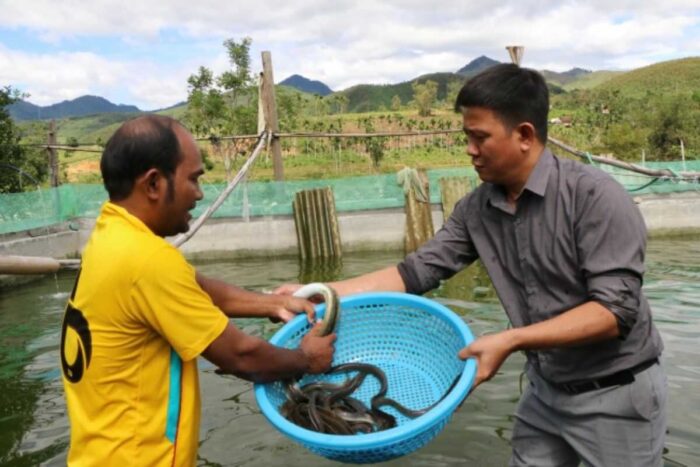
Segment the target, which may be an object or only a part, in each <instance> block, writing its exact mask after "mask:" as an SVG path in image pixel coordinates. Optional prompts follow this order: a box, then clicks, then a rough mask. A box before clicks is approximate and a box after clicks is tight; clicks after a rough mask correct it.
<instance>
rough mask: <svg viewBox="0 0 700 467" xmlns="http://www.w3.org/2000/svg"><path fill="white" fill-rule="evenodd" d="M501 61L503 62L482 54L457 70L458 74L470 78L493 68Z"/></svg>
mask: <svg viewBox="0 0 700 467" xmlns="http://www.w3.org/2000/svg"><path fill="white" fill-rule="evenodd" d="M500 63H501V62H499V61H497V60H494V59H492V58H489V57H487V56H485V55H482V56H481V57H478V58H475V59H474V60H472V61H471V62H469V63H467V64H466V65H464V66H463V67H462V68H460V69H459V70H457V74H458V75H462V76H464V77H465V78H470V77H472V76H474V75H476V74H478V73H480V72H482V71H484V70H485V69H487V68H491V67H492V66H494V65H499V64H500Z"/></svg>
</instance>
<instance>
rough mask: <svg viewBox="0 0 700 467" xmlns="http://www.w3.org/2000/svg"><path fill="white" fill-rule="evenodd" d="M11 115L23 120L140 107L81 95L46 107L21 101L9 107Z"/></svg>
mask: <svg viewBox="0 0 700 467" xmlns="http://www.w3.org/2000/svg"><path fill="white" fill-rule="evenodd" d="M8 110H9V112H10V116H11V117H12V118H13V119H15V120H18V121H21V120H48V119H52V118H68V117H82V116H86V115H94V114H105V113H119V112H131V113H132V112H140V110H139V108H138V107H136V106H133V105H122V104H119V105H117V104H113V103H111V102H110V101H108V100H107V99H105V98H103V97H99V96H81V97H78V98H76V99H72V100H69V101H63V102H59V103H57V104H52V105H48V106H45V107H42V106H38V105H34V104H32V103H30V102H26V101H20V102H16V103H14V104H12V105H11V106H9V107H8Z"/></svg>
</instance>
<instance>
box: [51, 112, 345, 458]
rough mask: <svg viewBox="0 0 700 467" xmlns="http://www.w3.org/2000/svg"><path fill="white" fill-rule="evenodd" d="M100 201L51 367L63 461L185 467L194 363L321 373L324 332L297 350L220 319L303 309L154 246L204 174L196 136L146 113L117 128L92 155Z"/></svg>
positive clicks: (189, 203) (182, 218)
mask: <svg viewBox="0 0 700 467" xmlns="http://www.w3.org/2000/svg"><path fill="white" fill-rule="evenodd" d="M100 168H101V171H102V177H103V179H104V183H105V187H106V189H107V192H108V193H109V199H110V200H109V202H107V203H105V205H104V206H103V207H102V211H101V213H100V215H99V217H98V219H97V222H96V225H95V229H94V231H93V233H92V235H91V237H90V239H89V241H88V243H87V245H86V247H85V250H84V252H83V257H82V267H81V270H80V272H79V274H78V278H77V279H76V283H75V287H74V289H73V292H72V294H71V298H70V301H69V303H68V306H67V307H66V313H65V317H64V321H63V328H62V336H61V352H60V353H61V366H62V369H63V382H64V388H65V393H66V400H67V407H68V414H69V418H70V424H71V446H70V452H69V454H68V464H69V465H76V466H88V465H100V466H105V465H117V466H124V465H143V466H156V465H169V466H170V465H194V464H195V460H196V454H197V445H198V441H199V439H198V436H199V416H200V399H199V381H198V375H197V363H196V358H197V356H199V355H202V356H203V357H204V358H206V359H207V360H209V361H211V362H212V363H214V364H215V365H217V366H218V367H219V368H221V370H223V371H224V372H228V373H232V374H234V375H237V376H239V377H242V378H245V379H248V380H251V381H271V380H276V379H283V378H289V377H293V376H296V375H300V374H303V373H320V372H323V371H325V370H326V369H328V368H329V366H330V363H331V360H332V356H333V341H334V339H335V336H334V335H330V336H326V337H320V336H318V334H317V332H316V330H315V329H314V330H312V332H310V333H309V334H308V335H307V336H306V337H305V338H304V339H303V341H302V343H301V346H300V348H299V349H297V350H286V349H282V348H278V347H275V346H272V345H270V344H268V343H267V342H266V341H264V340H262V339H259V338H256V337H252V336H248V335H246V334H244V333H243V332H241V331H240V330H239V329H238V328H236V327H235V326H234V325H233V324H232V323H230V322H229V319H228V317H244V316H245V317H252V316H259V317H269V318H272V319H280V320H285V321H286V320H288V319H290V318H291V317H293V316H294V315H295V314H296V313H300V312H306V313H307V314H309V316H312V314H313V306H312V304H311V303H310V302H308V301H306V300H303V299H299V298H293V297H289V296H279V295H267V294H259V293H255V292H250V291H246V290H244V289H241V288H238V287H235V286H232V285H228V284H225V283H224V282H221V281H217V280H214V279H210V278H206V277H204V276H202V275H201V274H198V273H197V272H196V271H195V269H194V268H193V267H192V266H191V265H190V264H189V263H188V262H187V261H186V260H185V258H184V257H183V256H182V254H181V253H180V251H179V250H177V248H175V247H173V246H172V245H171V244H170V243H168V242H167V241H166V240H165V239H164V237H167V236H171V235H175V234H178V233H181V232H185V231H187V230H188V228H189V225H188V222H189V220H190V219H191V215H190V214H189V211H190V210H191V209H193V208H194V207H195V204H196V202H197V201H198V200H200V199H201V198H202V192H201V190H200V187H199V183H198V179H199V177H200V176H201V175H202V174H203V173H204V171H203V168H202V159H201V155H200V153H199V149H198V148H197V145H196V143H195V141H194V138H193V137H192V135H191V134H190V133H189V132H188V131H187V130H186V129H185V128H184V127H183V126H182V125H180V124H179V123H178V122H177V121H175V120H173V119H170V118H167V117H161V116H156V115H149V116H145V117H139V118H136V119H133V120H130V121H128V122H126V123H125V124H124V125H122V126H121V127H120V128H119V129H118V130H117V132H116V133H115V134H114V136H112V138H110V140H109V141H108V142H107V145H106V147H105V150H104V153H103V155H102V160H101V167H100Z"/></svg>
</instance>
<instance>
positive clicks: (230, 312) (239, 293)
mask: <svg viewBox="0 0 700 467" xmlns="http://www.w3.org/2000/svg"><path fill="white" fill-rule="evenodd" d="M197 283H199V286H200V287H202V289H203V290H204V291H205V292H206V293H207V294H208V295H209V296H210V297H211V299H212V301H213V302H214V305H216V306H217V307H219V308H220V309H221V310H222V311H223V312H224V313H225V314H226V316H229V317H231V318H249V317H250V318H252V317H267V316H270V315H271V314H272V313H273V312H274V310H276V309H277V308H279V307H280V306H281V305H282V302H283V298H282V297H279V296H277V295H272V294H263V293H258V292H252V291H250V290H245V289H243V288H241V287H237V286H235V285H231V284H227V283H226V282H223V281H220V280H217V279H211V278H208V277H205V276H203V275H201V274H199V273H197Z"/></svg>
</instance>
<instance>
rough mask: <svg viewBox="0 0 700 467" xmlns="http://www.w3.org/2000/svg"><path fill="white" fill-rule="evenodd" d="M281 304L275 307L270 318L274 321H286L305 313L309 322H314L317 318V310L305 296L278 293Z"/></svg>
mask: <svg viewBox="0 0 700 467" xmlns="http://www.w3.org/2000/svg"><path fill="white" fill-rule="evenodd" d="M276 298H277V300H278V301H279V304H278V305H276V306H275V307H274V309H273V310H272V313H271V314H270V316H269V318H270V321H272V322H273V323H279V322H280V321H282V322H284V323H286V322H288V321H290V320H291V319H292V318H294V317H296V315H298V314H301V313H305V314H306V317H307V318H308V320H309V323H313V322H314V319H316V310H315V308H314V305H313V303H311V302H310V301H308V300H306V299H305V298H300V297H293V296H291V295H277V296H276Z"/></svg>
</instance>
